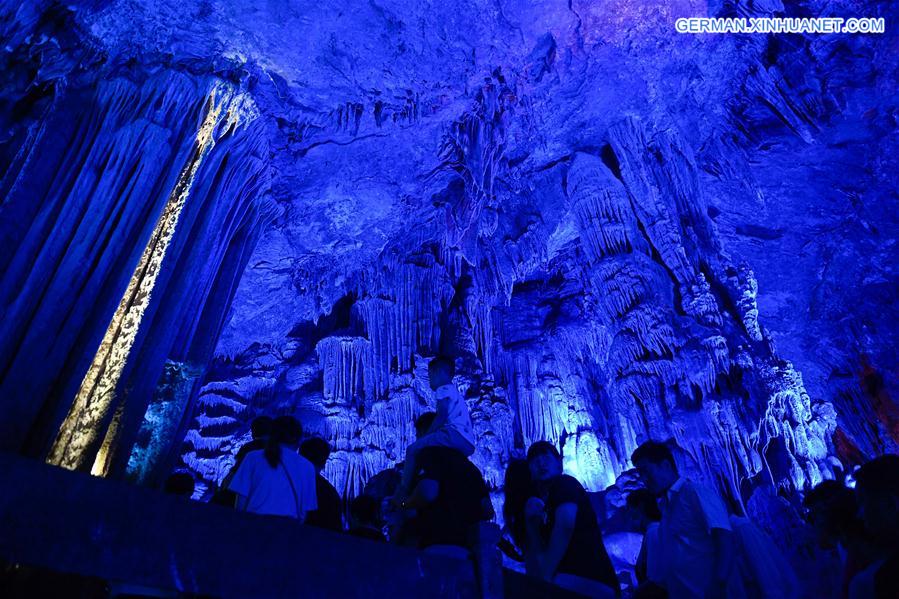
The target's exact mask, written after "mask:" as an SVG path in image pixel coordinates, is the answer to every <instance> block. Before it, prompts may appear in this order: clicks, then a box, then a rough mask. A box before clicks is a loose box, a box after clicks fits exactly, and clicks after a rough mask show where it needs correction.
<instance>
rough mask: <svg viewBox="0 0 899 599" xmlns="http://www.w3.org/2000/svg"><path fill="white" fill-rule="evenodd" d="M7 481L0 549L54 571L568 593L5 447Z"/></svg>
mask: <svg viewBox="0 0 899 599" xmlns="http://www.w3.org/2000/svg"><path fill="white" fill-rule="evenodd" d="M0 489H2V491H0V558H3V559H5V560H7V561H10V562H15V563H21V564H25V565H28V566H35V567H42V568H48V569H51V570H53V571H56V572H65V573H73V574H79V575H83V576H90V577H99V578H103V579H106V580H111V581H119V582H125V583H128V584H134V585H142V586H147V587H153V588H159V589H168V590H176V591H181V592H185V593H191V594H203V595H212V596H216V597H241V598H246V597H341V598H343V597H364V598H365V599H374V598H377V597H387V596H390V597H478V596H488V597H499V596H502V595H503V594H505V595H506V596H509V597H564V596H571V595H568V594H567V593H563V592H562V591H561V590H559V589H557V588H556V587H551V586H549V585H546V584H543V583H540V582H539V581H536V580H533V579H530V578H527V577H524V576H522V575H520V574H517V573H513V572H508V571H503V572H502V573H498V572H497V571H496V569H495V568H496V567H497V565H496V564H497V562H496V560H492V559H486V560H481V562H482V563H483V564H484V567H482V568H475V567H474V566H473V564H472V563H471V562H469V561H464V560H454V559H451V558H447V557H441V556H432V555H425V554H422V553H420V552H417V551H414V550H411V549H408V548H404V547H398V546H394V545H385V544H383V543H382V544H378V543H374V542H371V541H367V540H364V539H359V538H355V537H350V536H348V535H341V534H339V533H335V532H331V531H326V530H320V529H316V528H312V527H308V526H303V525H301V524H299V523H297V522H295V521H293V520H289V519H282V518H272V517H266V516H257V515H255V514H248V513H240V512H235V511H233V510H230V509H228V508H224V507H220V506H215V505H209V504H202V503H196V502H192V501H189V500H187V499H183V498H180V497H174V496H170V495H165V494H163V493H162V492H161V491H155V490H152V489H147V488H144V487H137V486H132V485H129V484H127V483H123V482H119V481H112V480H106V479H101V478H96V477H92V476H89V475H87V474H82V473H76V472H70V471H67V470H63V469H60V468H55V467H52V466H47V465H45V464H42V463H40V462H36V461H31V460H27V459H25V458H22V457H19V456H15V455H10V454H0ZM491 581H492V582H491ZM497 581H499V583H497Z"/></svg>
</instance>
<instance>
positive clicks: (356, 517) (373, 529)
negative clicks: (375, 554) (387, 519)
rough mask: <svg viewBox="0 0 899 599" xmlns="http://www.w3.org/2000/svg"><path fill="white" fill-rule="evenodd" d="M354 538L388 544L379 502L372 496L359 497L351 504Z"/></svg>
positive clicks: (351, 528) (351, 525)
mask: <svg viewBox="0 0 899 599" xmlns="http://www.w3.org/2000/svg"><path fill="white" fill-rule="evenodd" d="M349 533H350V534H351V535H353V536H354V537H360V538H363V539H369V540H370V541H377V542H379V543H386V542H387V539H386V538H385V537H384V531H383V530H381V525H380V518H379V517H378V500H377V499H375V498H374V497H372V496H370V495H365V494H362V495H359V496H358V497H356V498H355V499H353V500H352V501H351V502H350V530H349Z"/></svg>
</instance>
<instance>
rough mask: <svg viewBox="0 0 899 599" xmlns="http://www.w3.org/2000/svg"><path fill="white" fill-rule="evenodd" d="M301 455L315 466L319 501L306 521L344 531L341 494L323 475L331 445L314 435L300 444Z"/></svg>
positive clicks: (310, 523)
mask: <svg viewBox="0 0 899 599" xmlns="http://www.w3.org/2000/svg"><path fill="white" fill-rule="evenodd" d="M300 455H302V456H303V457H304V458H306V459H307V460H309V461H310V462H312V465H313V466H315V498H316V500H317V501H318V509H316V510H313V511H311V512H309V513H308V514H306V521H305V523H306V524H309V525H310V526H317V527H319V528H327V529H328V530H337V531H342V530H343V517H342V515H341V513H342V512H343V508H342V507H341V504H340V494H339V493H338V492H337V489H335V488H334V485H332V484H331V483H329V482H328V479H326V478H325V477H324V476H322V470H324V469H325V464H327V463H328V458H329V457H330V456H331V446H330V445H328V442H327V441H325V440H324V439H320V438H318V437H312V438H311V439H306V440H305V441H303V443H302V445H300Z"/></svg>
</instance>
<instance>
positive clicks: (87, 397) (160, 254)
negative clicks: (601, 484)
mask: <svg viewBox="0 0 899 599" xmlns="http://www.w3.org/2000/svg"><path fill="white" fill-rule="evenodd" d="M243 100H245V99H244V98H240V97H238V96H235V94H234V92H233V91H231V90H230V89H228V88H224V87H217V88H214V89H213V90H212V92H211V93H210V95H209V98H208V100H207V103H206V108H205V115H204V118H203V122H202V124H201V126H200V128H199V130H198V131H197V136H196V140H195V143H194V149H193V152H192V153H191V155H190V158H189V159H188V163H187V164H186V165H185V166H184V168H183V170H182V171H181V174H180V176H179V178H178V182H177V184H176V185H175V188H174V189H173V190H172V193H171V195H170V196H169V199H168V200H167V201H166V204H165V207H164V208H163V211H162V214H161V215H160V217H159V220H158V221H157V223H156V226H155V227H154V229H153V233H152V235H151V236H150V240H149V242H148V243H147V246H146V247H145V248H144V251H143V253H142V255H141V257H140V260H139V261H138V264H137V267H136V268H135V270H134V274H133V275H132V276H131V279H130V281H129V283H128V287H127V288H126V290H125V294H124V295H123V296H122V299H121V301H120V302H119V305H118V307H117V308H116V311H115V313H114V314H113V317H112V321H111V322H110V323H109V327H108V328H107V329H106V334H105V335H104V336H103V341H102V342H101V343H100V348H99V349H98V350H97V354H96V355H95V356H94V359H93V361H92V362H91V365H90V368H88V370H87V374H85V376H84V380H83V381H82V382H81V386H80V388H79V389H78V392H77V394H76V395H75V399H74V402H73V404H72V407H71V409H70V410H69V413H68V415H67V416H66V418H65V420H64V421H63V423H62V426H61V427H60V429H59V434H58V435H57V437H56V440H55V442H54V443H53V447H52V448H51V449H50V453H49V455H48V456H47V462H48V463H50V464H54V465H57V466H62V467H64V468H68V469H71V470H74V469H78V468H82V467H84V466H86V465H87V464H88V463H89V462H91V463H93V466H94V467H93V469H92V473H93V474H101V475H102V474H104V473H105V464H106V460H105V458H104V456H103V455H101V454H103V453H105V452H106V451H108V450H109V449H110V448H111V447H112V446H113V445H114V440H115V436H116V430H117V426H116V424H117V423H118V419H115V418H113V419H112V422H111V424H109V426H108V431H104V425H105V423H106V422H108V421H109V418H108V416H109V412H110V410H111V409H112V407H113V405H114V404H115V392H116V387H117V385H118V381H119V378H120V377H121V374H122V371H123V370H124V367H125V364H126V362H127V360H128V356H129V354H130V352H131V348H132V346H133V344H134V340H135V338H136V336H137V331H138V328H139V327H140V323H141V319H142V318H143V315H144V312H145V311H146V309H147V306H148V305H149V303H150V296H151V294H152V292H153V287H154V285H155V284H156V279H157V277H158V276H159V273H160V269H161V267H162V261H163V260H164V259H165V255H166V251H167V250H168V248H169V245H170V244H171V241H172V238H173V237H174V234H175V229H176V227H177V225H178V218H179V217H180V215H181V211H182V209H183V208H184V203H185V201H186V200H187V198H188V196H189V195H190V190H191V186H192V185H193V181H194V177H195V176H196V173H197V171H198V170H199V167H200V165H201V164H202V162H203V158H204V157H205V156H206V155H207V153H208V152H209V151H210V149H211V148H212V147H213V146H214V145H215V139H214V132H215V131H216V128H217V127H218V126H219V124H220V123H221V121H222V119H225V123H224V130H227V128H228V127H230V126H232V125H233V126H236V125H237V124H238V122H239V120H240V119H241V118H242V116H243V115H244V114H245V113H246V107H247V104H246V103H245V102H244V101H243ZM104 433H105V434H104ZM101 437H103V443H102V446H101V447H100V450H99V451H100V454H97V455H96V456H94V455H91V451H92V448H95V447H96V446H97V443H98V441H99V440H100V438H101Z"/></svg>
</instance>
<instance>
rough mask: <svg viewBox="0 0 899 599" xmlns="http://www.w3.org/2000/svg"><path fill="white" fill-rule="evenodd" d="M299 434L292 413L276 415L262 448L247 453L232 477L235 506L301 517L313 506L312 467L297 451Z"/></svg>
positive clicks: (313, 469) (315, 502)
mask: <svg viewBox="0 0 899 599" xmlns="http://www.w3.org/2000/svg"><path fill="white" fill-rule="evenodd" d="M302 434H303V429H302V427H301V426H300V423H299V422H298V421H297V419H296V418H294V417H293V416H279V417H278V418H276V419H275V421H274V423H273V424H272V433H271V435H270V436H269V438H268V441H267V442H266V445H265V448H264V449H257V450H255V451H251V452H250V453H249V454H247V457H246V458H244V460H243V462H242V463H241V464H240V467H239V468H238V469H237V473H236V474H235V475H234V478H233V479H232V480H231V483H230V485H229V489H230V490H232V491H234V492H235V493H236V494H237V495H238V500H237V508H238V509H240V510H245V511H248V512H253V513H256V514H268V515H273V516H288V517H291V518H297V519H299V520H300V521H303V520H305V518H306V514H307V513H308V512H310V511H312V510H314V509H316V507H317V506H318V503H317V501H316V498H315V467H314V466H313V465H312V464H311V463H310V462H309V460H307V459H306V458H304V457H303V456H301V455H299V454H298V453H297V445H298V443H299V440H300V437H301V436H302Z"/></svg>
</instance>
